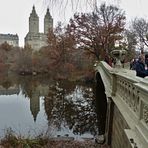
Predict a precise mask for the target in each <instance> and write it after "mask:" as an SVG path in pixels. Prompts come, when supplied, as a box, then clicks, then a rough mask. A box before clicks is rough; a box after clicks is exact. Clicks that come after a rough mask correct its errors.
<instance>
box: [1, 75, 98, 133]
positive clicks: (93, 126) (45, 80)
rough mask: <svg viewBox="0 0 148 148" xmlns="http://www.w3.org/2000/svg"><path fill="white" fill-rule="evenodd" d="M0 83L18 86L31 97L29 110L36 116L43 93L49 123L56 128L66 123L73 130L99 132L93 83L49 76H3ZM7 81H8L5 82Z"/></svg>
mask: <svg viewBox="0 0 148 148" xmlns="http://www.w3.org/2000/svg"><path fill="white" fill-rule="evenodd" d="M0 80H1V81H0V85H1V86H2V85H3V86H5V87H11V86H14V85H15V86H17V88H18V90H19V88H21V92H22V94H24V95H25V97H27V98H28V99H29V100H30V111H31V113H32V115H33V117H34V121H35V120H36V118H37V114H38V112H39V110H40V101H39V98H40V96H44V97H45V100H44V105H45V106H44V107H45V112H46V115H47V119H48V125H49V126H50V127H51V128H55V129H56V130H59V131H60V130H61V128H62V127H63V126H64V127H65V128H68V129H69V130H71V131H72V132H73V133H74V134H79V135H82V134H84V133H91V134H93V135H95V134H96V131H97V128H98V127H97V116H96V113H95V108H94V104H93V103H94V92H93V89H92V86H88V85H84V84H78V83H74V82H69V81H60V82H57V81H53V80H51V79H50V77H45V76H44V77H42V76H40V77H36V76H25V77H24V76H19V77H18V76H12V75H10V76H8V75H5V76H1V77H0ZM6 84H7V85H6Z"/></svg>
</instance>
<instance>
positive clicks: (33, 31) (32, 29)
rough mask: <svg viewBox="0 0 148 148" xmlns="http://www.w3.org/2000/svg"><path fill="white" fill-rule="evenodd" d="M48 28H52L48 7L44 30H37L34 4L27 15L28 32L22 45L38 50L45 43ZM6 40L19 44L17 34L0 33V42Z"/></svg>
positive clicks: (37, 24)
mask: <svg viewBox="0 0 148 148" xmlns="http://www.w3.org/2000/svg"><path fill="white" fill-rule="evenodd" d="M49 29H53V18H52V16H51V15H50V12H49V8H48V9H47V12H46V14H45V17H44V32H43V33H40V32H39V17H38V15H37V13H36V10H35V6H33V8H32V12H31V13H30V16H29V32H28V33H27V35H26V37H25V39H24V40H25V42H24V45H27V46H30V47H31V48H32V49H34V50H39V49H40V48H41V47H43V46H46V45H47V34H48V31H49ZM4 42H7V43H8V44H10V45H13V46H19V37H18V35H17V34H15V35H14V34H0V44H2V43H4Z"/></svg>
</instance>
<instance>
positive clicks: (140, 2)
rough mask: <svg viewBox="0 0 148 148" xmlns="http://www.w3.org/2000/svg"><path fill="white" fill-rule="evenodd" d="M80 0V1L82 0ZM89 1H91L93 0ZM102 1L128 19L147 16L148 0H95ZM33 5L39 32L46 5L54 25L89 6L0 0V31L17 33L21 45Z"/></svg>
mask: <svg viewBox="0 0 148 148" xmlns="http://www.w3.org/2000/svg"><path fill="white" fill-rule="evenodd" d="M63 1H64V0H63ZM70 1H71V0H69V2H70ZM75 1H76V0H73V2H75ZM80 1H81V2H82V1H83V0H80ZM90 1H91V2H92V1H93V0H90ZM104 1H106V2H107V3H110V4H115V5H117V6H119V7H120V8H122V9H123V10H124V11H125V12H126V15H127V19H128V20H130V19H131V18H134V17H136V16H137V17H145V18H148V0H97V4H98V5H99V4H100V3H101V2H104ZM33 5H35V8H36V12H37V14H38V16H39V17H40V32H43V18H44V15H45V13H46V9H47V7H49V9H50V12H51V15H52V17H53V19H54V26H55V25H56V24H57V22H58V21H62V22H67V21H68V18H69V17H70V16H72V14H73V12H72V11H74V10H76V9H78V10H82V11H83V12H85V11H89V6H85V5H84V4H83V2H82V3H81V4H80V5H79V7H76V8H73V10H72V9H71V8H69V7H70V5H71V3H69V4H68V5H67V6H66V8H65V10H66V9H67V11H62V8H63V7H64V6H63V7H59V6H57V7H55V6H54V5H52V6H51V5H50V4H49V3H48V0H0V33H4V34H8V33H10V34H16V33H17V34H18V35H19V44H20V46H23V45H24V37H25V36H26V34H27V32H28V19H29V15H30V13H31V11H32V6H33ZM73 6H74V5H73ZM74 7H75V6H74Z"/></svg>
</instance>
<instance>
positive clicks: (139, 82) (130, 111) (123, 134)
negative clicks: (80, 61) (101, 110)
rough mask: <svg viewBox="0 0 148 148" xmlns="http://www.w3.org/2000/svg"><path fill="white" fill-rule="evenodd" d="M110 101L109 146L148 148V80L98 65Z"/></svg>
mask: <svg viewBox="0 0 148 148" xmlns="http://www.w3.org/2000/svg"><path fill="white" fill-rule="evenodd" d="M95 70H96V79H98V77H97V75H99V76H100V78H101V79H102V81H103V84H104V88H105V94H106V98H107V102H108V103H107V105H108V107H107V117H106V127H105V138H106V143H107V144H109V145H111V147H112V148H148V78H140V77H137V76H136V74H135V71H133V70H128V69H123V68H112V67H110V66H109V65H108V64H107V63H106V62H103V61H101V62H98V63H97V64H96V67H95Z"/></svg>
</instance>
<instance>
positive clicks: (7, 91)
mask: <svg viewBox="0 0 148 148" xmlns="http://www.w3.org/2000/svg"><path fill="white" fill-rule="evenodd" d="M19 92H20V89H19V86H18V85H13V86H10V87H9V88H5V87H3V86H1V85H0V95H13V94H19Z"/></svg>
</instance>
